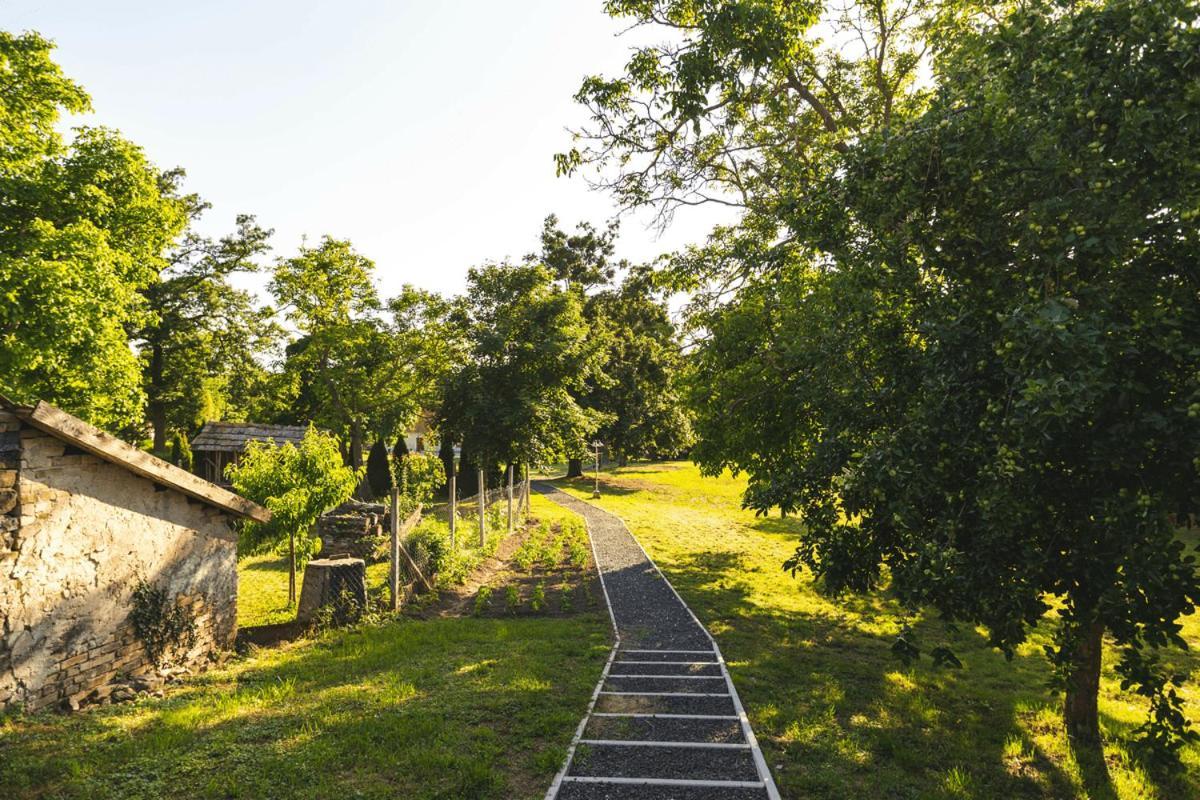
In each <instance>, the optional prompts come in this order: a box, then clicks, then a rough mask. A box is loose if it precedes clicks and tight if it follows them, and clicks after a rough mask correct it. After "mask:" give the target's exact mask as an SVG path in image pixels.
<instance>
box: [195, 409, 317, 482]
mask: <svg viewBox="0 0 1200 800" xmlns="http://www.w3.org/2000/svg"><path fill="white" fill-rule="evenodd" d="M306 433H308V427H307V426H305V425H264V424H260V423H254V422H206V423H204V427H202V428H201V429H200V432H199V433H197V434H196V437H195V438H194V439H192V471H193V472H195V473H196V475H198V476H199V477H201V478H204V479H205V480H206V481H212V482H213V483H216V484H219V485H221V486H227V485H228V484H227V483H226V481H225V468H226V467H228V466H229V465H230V464H237V463H239V462H240V461H241V459H242V453H244V452H246V445H248V444H250V442H266V441H272V442H274V443H275V444H277V445H283V444H289V443H290V444H300V442H301V441H302V440H303V439H304V434H306Z"/></svg>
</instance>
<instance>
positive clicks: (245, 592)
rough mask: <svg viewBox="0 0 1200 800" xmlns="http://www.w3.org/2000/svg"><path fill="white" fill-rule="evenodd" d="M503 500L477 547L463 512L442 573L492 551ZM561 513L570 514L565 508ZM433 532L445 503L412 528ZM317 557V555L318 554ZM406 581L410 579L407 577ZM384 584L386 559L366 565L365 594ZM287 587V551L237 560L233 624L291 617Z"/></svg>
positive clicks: (500, 531) (538, 507) (541, 503)
mask: <svg viewBox="0 0 1200 800" xmlns="http://www.w3.org/2000/svg"><path fill="white" fill-rule="evenodd" d="M502 505H503V504H497V505H496V506H494V507H493V509H494V511H495V512H497V513H494V514H491V515H490V518H489V519H487V530H488V534H487V535H488V545H489V546H488V547H485V548H483V549H482V550H481V549H480V548H479V534H478V531H479V528H478V525H479V518H478V516H477V515H472V514H470V513H469V512H468V513H467V514H466V515H464V516H463V518H462V519H460V520H459V521H458V526H457V542H458V553H459V556H460V557H459V558H457V559H455V563H454V565H453V566H454V569H453V571H452V572H453V574H452V575H450V576H445V577H448V578H450V579H451V580H453V581H455V582H457V581H460V580H461V579H462V577H463V576H464V575H465V574H466V573H468V572H470V570H471V569H473V568H474V567H475V566H477V565H478V563H479V562H480V561H482V560H483V558H484V557H485V556H486V555H488V554H490V553H491V552H494V551H495V546H496V543H497V540H498V539H499V538H500V537H503V536H504V534H505V531H506V528H507V522H506V520H505V519H504V518H503V517H502V514H501V513H500V512H502V511H503V508H502ZM530 512H531V513H532V514H534V515H535V516H540V517H544V518H547V519H558V518H559V515H560V514H561V513H562V512H561V511H560V509H559V506H556V505H554V504H553V503H551V502H550V501H548V500H546V499H544V498H542V497H540V496H538V495H536V494H535V495H534V496H533V497H532V498H531V505H530ZM566 513H567V514H570V512H566ZM572 516H573V515H572ZM433 531H436V533H437V535H439V536H443V537H446V538H448V537H449V535H450V526H449V522H448V518H447V512H446V508H445V506H444V505H442V506H436V507H433V508H431V509H429V510H428V511H427V512H426V514H425V516H424V517H423V518H422V519H421V521H420V523H418V524H417V527H416V528H415V529H414V530H413V531H412V535H416V534H420V533H424V532H433ZM317 557H318V558H319V557H320V554H318V556H317ZM406 580H410V579H409V578H406ZM297 581H298V582H299V583H300V584H303V582H304V575H303V570H301V571H300V574H299V575H298V576H297ZM387 585H388V564H387V562H386V561H384V562H380V563H378V564H368V565H367V591H368V594H369V595H371V596H375V597H379V598H381V599H385V598H386V595H387ZM287 589H288V559H287V555H286V554H280V553H264V554H260V555H252V556H244V557H242V558H240V559H238V627H241V628H249V627H257V626H260V625H276V624H279V623H284V622H292V621H293V620H295V618H296V608H295V606H289V605H288V601H287V594H288V591H287ZM299 590H300V586H297V587H296V591H297V592H299Z"/></svg>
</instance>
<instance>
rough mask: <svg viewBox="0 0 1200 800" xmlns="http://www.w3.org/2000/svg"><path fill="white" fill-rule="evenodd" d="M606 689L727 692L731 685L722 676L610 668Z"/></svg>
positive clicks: (605, 682)
mask: <svg viewBox="0 0 1200 800" xmlns="http://www.w3.org/2000/svg"><path fill="white" fill-rule="evenodd" d="M604 691H609V692H679V693H682V694H726V693H727V692H728V691H729V685H728V684H727V683H725V679H724V677H722V676H712V675H704V676H699V675H694V676H684V677H676V676H669V675H667V676H656V675H651V676H646V675H641V674H631V675H627V674H616V675H615V674H613V671H612V670H609V673H608V678H607V680H605V681H604Z"/></svg>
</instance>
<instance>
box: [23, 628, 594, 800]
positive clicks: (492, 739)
mask: <svg viewBox="0 0 1200 800" xmlns="http://www.w3.org/2000/svg"><path fill="white" fill-rule="evenodd" d="M608 645H609V642H608V626H607V622H606V621H605V619H604V618H603V617H602V616H601V615H600V614H598V613H593V614H588V615H580V616H577V617H571V618H566V619H551V618H526V619H503V620H496V619H488V620H480V619H472V618H465V619H439V620H433V621H413V620H404V621H400V622H394V623H390V624H387V625H383V626H379V627H365V628H362V629H360V630H355V631H350V632H345V631H343V632H332V633H329V634H326V635H325V636H323V637H321V638H319V639H318V640H315V641H311V640H310V641H302V642H298V643H295V644H292V645H289V646H286V647H284V648H282V649H280V650H273V651H260V652H259V653H257V654H255V655H254V656H253V657H251V658H248V659H245V660H243V661H240V662H238V663H236V664H234V665H232V666H231V667H229V668H226V669H222V670H219V671H214V672H211V673H208V674H206V675H204V676H201V677H200V678H198V679H195V680H193V681H192V682H190V683H189V684H186V685H185V686H184V687H182V688H180V689H176V690H174V691H173V692H172V693H171V694H170V695H169V696H168V697H167V698H166V699H165V700H155V699H143V700H140V701H138V702H136V703H134V704H129V705H121V706H110V707H105V708H98V709H94V710H91V711H88V712H85V713H82V714H77V715H73V716H70V717H64V716H60V715H57V714H39V715H36V716H31V717H27V718H16V719H9V720H7V721H0V797H4V798H6V800H8V798H13V799H14V800H16V798H51V797H53V798H122V799H123V800H133V799H135V798H146V799H147V800H149V799H151V798H223V799H224V798H255V799H257V798H271V797H276V798H359V797H361V798H395V797H406V798H446V799H447V800H450V799H451V798H453V799H455V800H457V799H459V798H524V797H529V798H535V797H541V796H542V794H543V793H544V792H545V790H546V787H547V786H548V785H549V783H550V780H551V778H552V776H553V774H554V772H555V770H556V769H557V768H558V766H559V764H560V763H561V761H562V758H563V757H564V755H565V751H566V747H567V745H568V744H569V742H570V739H571V734H572V733H573V731H574V729H575V725H576V724H577V723H578V721H579V718H580V717H581V716H582V715H583V712H584V709H585V708H586V706H587V700H588V697H589V694H590V692H591V690H592V687H593V686H594V684H595V681H596V676H597V675H598V674H599V672H600V669H601V667H602V665H603V663H604V658H605V656H606V654H607V650H608Z"/></svg>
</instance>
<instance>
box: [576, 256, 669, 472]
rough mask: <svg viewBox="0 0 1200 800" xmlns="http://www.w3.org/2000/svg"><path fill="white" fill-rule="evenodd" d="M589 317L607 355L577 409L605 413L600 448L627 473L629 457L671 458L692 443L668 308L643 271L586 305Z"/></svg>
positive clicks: (648, 275)
mask: <svg viewBox="0 0 1200 800" xmlns="http://www.w3.org/2000/svg"><path fill="white" fill-rule="evenodd" d="M587 316H588V318H589V319H591V320H592V321H593V322H592V325H593V326H594V328H595V329H597V330H598V331H599V334H598V335H599V337H600V338H601V339H602V341H603V345H604V351H603V356H602V359H603V361H602V364H601V366H600V368H599V371H598V376H597V377H594V378H593V379H592V380H590V381H589V385H588V388H587V390H586V391H585V392H584V394H583V396H582V398H581V402H582V403H583V404H584V405H585V406H586V407H588V408H591V409H595V410H597V411H600V412H603V413H604V414H605V415H606V416H607V418H608V420H609V421H608V422H606V423H605V424H604V425H602V426H601V427H600V429H599V431H598V436H599V438H600V440H601V441H603V442H605V443H606V444H607V445H608V446H609V447H610V448H611V449H612V450H613V452H615V453H616V454H617V457H618V460H619V462H620V463H621V464H622V465H624V464H625V463H626V462H627V461H628V459H629V457H630V456H660V457H661V456H675V455H678V454H679V453H681V452H683V451H684V450H686V449H687V447H688V446H689V445H690V444H691V441H692V428H691V422H690V420H689V419H688V415H687V412H686V411H685V409H684V405H683V398H682V397H681V393H680V391H679V378H680V373H681V370H682V357H681V355H680V345H679V342H678V341H677V336H676V330H675V325H674V324H673V323H672V322H671V318H670V315H669V313H668V311H667V307H666V303H665V302H663V301H662V300H660V299H658V298H657V297H655V295H654V289H653V283H652V276H651V274H650V273H649V271H648V270H645V269H641V270H635V271H634V272H632V273H631V274H630V275H629V276H628V277H627V278H626V279H625V281H624V282H623V283H622V284H621V285H620V286H619V287H616V288H613V289H607V290H604V291H601V292H598V293H596V294H595V295H593V296H591V297H590V298H588V312H587Z"/></svg>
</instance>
